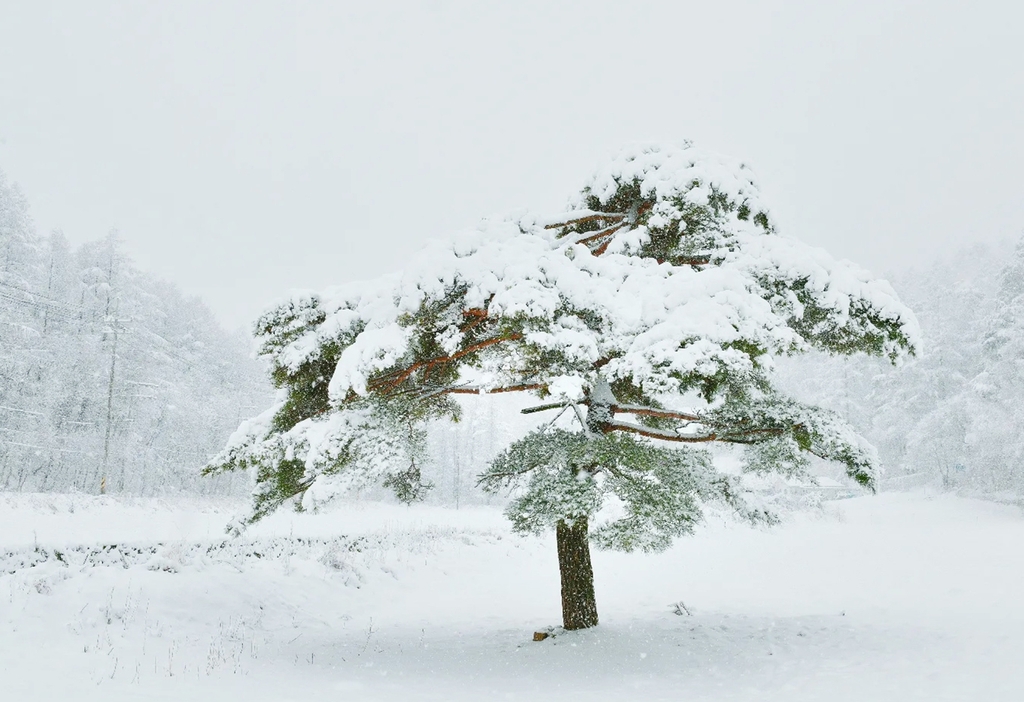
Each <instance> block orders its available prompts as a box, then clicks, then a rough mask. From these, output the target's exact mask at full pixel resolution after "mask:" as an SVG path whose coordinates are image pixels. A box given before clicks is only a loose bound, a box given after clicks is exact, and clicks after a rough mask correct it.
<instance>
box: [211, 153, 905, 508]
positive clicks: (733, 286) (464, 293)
mask: <svg viewBox="0 0 1024 702" xmlns="http://www.w3.org/2000/svg"><path fill="white" fill-rule="evenodd" d="M482 330H483V331H482ZM257 334H258V337H259V340H260V341H261V343H262V344H263V353H264V355H266V356H268V357H269V358H270V359H271V361H272V363H273V365H274V368H275V371H274V373H275V380H276V381H277V382H278V385H279V386H280V387H287V388H291V389H290V390H289V391H288V392H286V393H285V394H284V395H282V399H281V402H280V404H279V405H278V406H277V407H276V409H274V410H272V411H271V412H268V413H265V414H264V415H262V416H261V419H259V420H257V421H255V422H253V423H250V424H249V425H247V427H246V428H245V429H244V431H241V432H240V433H239V434H237V435H236V437H235V438H234V439H233V440H232V442H231V443H230V444H229V446H228V448H227V449H226V450H225V452H224V453H222V454H221V456H219V457H218V458H217V459H216V460H215V461H214V462H213V464H212V465H213V466H214V468H217V467H248V466H257V467H258V468H259V470H261V471H264V474H263V475H262V477H260V476H258V480H259V482H260V483H261V486H262V487H261V488H259V489H261V490H263V491H264V492H265V494H267V495H268V496H269V495H271V494H273V495H276V496H277V497H276V498H275V499H274V500H271V502H274V501H277V502H279V501H280V498H281V497H282V496H284V495H286V494H291V495H296V494H300V493H306V495H307V498H309V499H312V498H311V497H310V495H311V494H314V495H315V494H316V493H317V492H318V490H313V492H312V493H310V492H309V489H310V487H311V486H313V485H315V484H316V483H317V481H318V480H320V478H321V477H323V476H327V475H334V476H339V475H342V474H345V475H348V476H353V475H356V474H357V473H359V474H363V475H365V476H370V477H374V478H380V477H381V476H382V475H385V474H387V473H388V472H389V471H391V477H390V478H388V479H394V478H395V471H404V472H405V473H404V474H405V475H406V476H407V478H408V479H407V480H406V481H405V482H404V483H403V482H402V480H404V479H402V480H399V483H400V484H402V485H404V486H405V489H407V490H408V491H411V492H410V493H409V494H416V493H417V491H418V490H420V488H422V487H425V486H422V485H420V484H419V479H418V472H417V470H416V467H415V466H416V456H417V455H419V454H420V453H421V451H422V437H421V434H420V433H418V432H417V431H416V430H415V429H414V426H413V424H414V423H415V422H416V421H419V420H423V419H427V418H434V417H439V416H446V415H447V416H451V417H457V414H458V406H457V405H456V404H455V403H453V402H452V401H451V400H450V398H449V394H450V393H452V392H471V391H477V392H493V391H502V390H505V389H509V388H510V387H514V388H518V389H524V388H525V389H530V390H534V391H536V392H538V393H539V394H541V395H542V396H547V397H550V399H551V400H552V401H553V402H562V403H577V402H581V401H584V400H585V398H586V397H587V396H588V393H590V392H591V391H592V390H593V388H594V387H595V386H596V384H597V383H598V382H599V378H600V380H601V381H602V382H603V381H607V382H608V383H611V385H612V386H613V387H620V388H621V387H627V388H630V389H631V390H630V392H632V393H633V394H638V395H640V396H642V398H643V399H644V400H645V401H646V402H661V401H664V400H665V399H666V398H673V397H674V398H687V399H688V400H689V401H692V400H693V396H694V394H696V395H697V396H699V398H701V401H702V402H703V403H704V409H705V410H714V409H715V408H716V407H717V406H718V405H720V404H721V403H722V401H723V400H727V399H728V398H729V397H730V393H731V394H732V395H736V394H737V392H736V391H735V390H734V389H735V388H739V387H746V386H749V387H750V388H761V389H762V390H764V388H765V385H764V377H765V374H766V373H767V372H769V371H770V369H771V368H772V365H773V359H774V358H775V357H777V356H779V355H788V354H792V353H797V352H802V351H806V350H809V349H812V348H817V349H822V350H825V351H828V352H833V353H853V352H856V351H864V352H868V353H872V354H875V355H879V356H884V357H888V358H889V359H891V360H894V361H895V360H898V359H899V358H901V357H902V356H903V355H905V354H906V353H908V352H912V351H913V350H914V349H915V348H916V346H917V344H918V339H919V335H920V332H919V330H918V327H917V323H916V321H915V320H914V317H913V315H912V314H911V313H910V311H909V310H908V309H907V308H906V307H905V306H904V305H903V304H902V303H901V302H900V301H899V299H898V298H897V296H896V294H895V292H894V291H893V290H892V288H891V287H890V286H889V284H888V283H886V282H885V281H880V280H875V279H873V278H872V277H871V276H870V275H869V274H868V273H867V272H866V271H864V270H862V269H860V268H859V267H857V266H855V265H853V264H851V263H849V262H845V261H836V260H834V259H833V258H831V257H830V256H829V255H828V254H827V253H826V252H824V251H822V250H819V249H814V248H811V247H808V246H806V245H804V244H801V243H800V242H797V241H795V240H792V239H789V238H786V237H784V236H781V235H779V234H778V233H776V231H775V228H774V225H773V224H772V221H771V217H770V215H769V213H768V210H767V207H766V206H765V204H764V203H763V202H762V200H761V197H760V195H759V192H758V189H757V185H756V182H755V180H754V178H753V176H752V174H751V172H750V170H749V169H748V168H747V167H746V166H745V165H743V164H741V163H737V162H734V161H731V160H729V159H725V158H723V157H720V156H717V155H714V154H710V153H707V152H705V151H702V150H700V149H697V148H695V147H693V146H692V145H691V144H689V143H684V144H682V145H678V146H642V147H636V148H633V149H630V150H625V151H623V152H622V153H621V154H619V156H618V157H616V158H615V159H613V160H612V161H610V162H609V163H608V164H607V165H606V166H605V167H603V168H602V169H600V170H599V171H598V172H597V173H596V174H595V175H594V176H593V177H592V178H591V179H590V180H589V181H588V182H587V184H586V186H585V187H584V189H583V190H582V192H581V194H580V195H579V196H577V197H576V198H575V199H573V200H571V201H570V210H569V211H568V212H566V213H562V214H561V215H558V216H556V217H547V218H544V217H538V216H534V215H526V216H519V217H510V218H497V219H491V220H486V221H484V222H483V223H482V224H481V225H480V226H479V227H478V228H476V229H474V230H471V231H466V232H462V233H459V234H457V235H455V236H453V237H451V238H449V239H447V240H442V241H436V242H434V243H432V244H430V245H429V246H428V247H427V248H426V249H425V250H424V251H423V252H422V254H421V255H420V256H419V257H418V258H417V259H416V260H415V261H414V262H413V264H412V265H410V266H409V267H408V268H407V269H406V270H405V271H403V272H402V273H401V274H398V275H392V276H386V277H383V278H380V279H378V280H376V281H372V282H369V283H352V284H347V285H342V286H338V287H334V288H330V289H328V290H325V291H324V292H323V293H321V294H305V295H302V296H299V297H297V298H295V299H293V300H291V301H289V302H288V303H286V304H284V305H282V306H280V307H278V308H276V309H274V310H271V311H270V312H268V313H267V314H266V315H265V316H264V317H263V318H262V319H261V320H260V322H259V323H258V329H257ZM296 388H301V390H296ZM723 388H725V389H724V390H723ZM729 388H733V390H730V389H729ZM758 392H761V390H758ZM744 393H747V394H749V393H748V392H747V391H746V390H745V391H743V392H740V393H739V394H740V395H743V394H744ZM769 394H770V393H769ZM382 397H387V398H388V401H387V402H381V401H380V398H382ZM396 407H398V409H396ZM737 416H739V415H737ZM739 419H740V420H744V421H745V417H743V416H740V417H739ZM811 419H813V418H811ZM811 419H808V425H812V424H814V421H811ZM403 421H405V422H408V426H407V427H406V428H405V429H403V428H402V427H401V426H400V425H401V423H402V422H403ZM816 421H817V423H818V424H819V425H822V426H824V425H826V424H829V422H827V421H824V420H823V419H821V418H819V419H818V420H816ZM772 431H776V430H775V429H772ZM780 431H781V430H780ZM395 432H397V433H398V434H401V435H403V436H407V437H409V440H407V441H403V440H397V439H395V436H394V433H395ZM808 432H810V430H807V431H805V434H807V436H808V437H809V438H808V439H807V441H806V442H804V441H803V440H802V439H801V438H800V436H797V437H796V438H795V441H796V443H797V444H799V446H798V448H800V449H804V450H808V449H810V448H811V441H812V439H813V438H814V437H813V436H811V434H810V433H808ZM840 433H842V432H840ZM666 435H668V434H666ZM368 437H372V438H370V439H368ZM830 437H832V438H833V439H834V436H832V435H830V436H824V435H823V437H819V438H824V439H825V443H826V444H827V443H828V441H829V440H831V439H830ZM837 441H838V440H837ZM777 443H778V442H777ZM855 443H856V442H854V443H853V444H851V443H850V442H846V441H839V444H841V446H839V447H838V448H836V449H835V450H834V451H832V453H833V454H837V455H838V454H843V453H844V452H845V454H849V455H846V458H849V459H850V460H849V461H847V463H848V465H849V466H851V468H850V471H851V475H854V474H855V473H856V477H857V479H858V480H860V481H861V482H865V481H868V482H870V480H871V479H872V478H871V475H872V472H871V471H872V470H873V466H871V465H870V463H871V459H870V455H869V454H870V452H869V451H867V450H866V449H865V450H863V451H861V450H860V449H859V448H857V447H856V446H855ZM780 446H782V444H779V445H778V446H776V447H775V448H776V453H777V452H778V451H779V450H781V449H780V448H779V447H780ZM826 452H827V451H826ZM762 453H764V451H762ZM769 453H770V452H769ZM845 454H844V455H845ZM853 454H856V455H853ZM765 455H766V456H767V455H768V454H765ZM769 457H770V456H769ZM827 457H830V458H835V457H836V456H835V455H833V456H827ZM762 458H765V456H762ZM840 460H845V459H843V458H842V457H841V458H840ZM268 466H269V467H268ZM410 466H411V467H410ZM858 471H859V472H858ZM352 479H353V478H351V477H347V478H344V482H348V481H349V480H352ZM268 499H269V497H268ZM259 501H260V500H259V494H258V496H257V503H258V504H259ZM268 507H269V505H268ZM259 512H261V508H260V507H259V506H258V507H257V513H259Z"/></svg>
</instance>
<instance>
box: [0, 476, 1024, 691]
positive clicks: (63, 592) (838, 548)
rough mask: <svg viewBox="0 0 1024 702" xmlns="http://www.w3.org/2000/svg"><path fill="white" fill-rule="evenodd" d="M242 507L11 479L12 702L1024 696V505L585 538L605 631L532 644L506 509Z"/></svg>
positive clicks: (542, 619) (871, 504) (538, 545)
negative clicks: (44, 486) (18, 489)
mask: <svg viewBox="0 0 1024 702" xmlns="http://www.w3.org/2000/svg"><path fill="white" fill-rule="evenodd" d="M238 508H240V505H239V504H235V503H231V502H213V501H206V502H185V501H161V500H145V501H143V500H136V501H133V500H122V499H115V498H96V497H85V496H63V495H0V680H2V689H3V699H4V700H12V701H14V700H19V701H20V700H63V699H75V700H104V701H112V700H137V699H143V700H164V699H173V700H203V699H208V700H245V701H247V702H262V701H264V700H403V702H408V701H410V700H492V699H494V700H504V699H510V700H515V699H521V700H531V701H539V700H549V699H559V700H575V699H581V700H583V699H585V700H605V699H609V700H611V699H616V700H625V699H643V700H961V701H962V700H1021V699H1024V665H1022V661H1021V658H1022V654H1024V597H1021V587H1022V586H1021V583H1022V582H1024V547H1022V544H1024V517H1022V514H1021V512H1020V510H1019V509H1018V508H1016V507H1008V506H1001V505H995V504H991V503H986V502H981V501H974V500H965V499H960V498H956V497H952V496H948V495H937V496H936V495H930V494H927V493H923V492H919V493H909V494H908V493H903V494H883V495H881V496H878V497H863V498H856V499H849V500H840V501H836V502H831V503H827V504H826V505H825V506H824V507H823V508H822V509H820V510H813V511H809V512H805V513H800V514H795V515H792V516H791V517H789V518H788V520H787V521H786V522H785V523H784V524H783V525H781V526H779V527H776V528H774V529H771V530H765V531H758V530H752V529H749V528H746V527H743V526H740V525H733V524H730V523H727V522H724V521H718V520H716V519H713V520H709V523H708V524H707V525H706V526H705V528H703V529H702V530H701V531H700V532H699V533H698V535H697V536H695V537H693V538H690V539H684V540H681V541H680V542H678V544H677V545H676V546H675V547H674V548H673V549H671V550H670V551H668V552H667V553H663V554H658V555H638V554H633V555H628V554H618V553H604V552H596V553H595V564H594V565H595V571H596V578H597V595H598V606H599V609H600V614H601V622H602V623H601V625H600V626H599V627H597V628H596V629H593V630H587V631H582V632H572V633H561V634H558V635H556V636H555V637H553V638H549V639H547V640H545V641H542V642H537V643H535V642H533V641H532V640H531V639H532V634H533V632H534V631H535V630H538V629H542V628H545V627H549V626H551V625H554V624H557V623H558V622H559V619H560V610H559V594H558V573H557V567H556V557H555V552H554V538H553V536H552V537H551V538H546V539H533V538H526V539H524V538H521V537H517V536H513V535H511V534H510V533H509V531H508V528H507V526H506V524H505V521H504V519H503V518H502V517H501V515H500V513H499V512H498V511H497V510H494V509H488V508H470V509H465V508H464V509H461V510H458V511H456V510H445V509H440V508H436V507H426V506H420V507H413V508H404V507H394V506H388V505H378V504H355V505H346V506H344V507H343V508H341V509H339V510H338V511H336V512H334V513H331V514H327V515H319V516H311V515H295V514H276V515H274V516H272V517H270V518H269V519H267V520H266V521H265V522H264V523H262V524H260V525H259V526H258V528H256V529H254V530H253V531H251V532H249V533H248V534H246V536H244V537H243V538H242V539H240V540H236V541H230V542H227V543H225V542H224V539H223V538H222V535H221V534H222V529H223V526H224V524H225V523H226V522H227V521H228V520H229V519H230V518H231V517H232V516H233V514H234V512H235V510H236V509H238ZM677 602H682V603H683V604H684V605H685V610H684V609H683V608H682V607H676V606H673V605H674V603H677ZM686 610H689V614H687V612H686Z"/></svg>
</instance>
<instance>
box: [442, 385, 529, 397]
mask: <svg viewBox="0 0 1024 702" xmlns="http://www.w3.org/2000/svg"><path fill="white" fill-rule="evenodd" d="M546 387H547V385H545V384H544V383H525V384H523V385H509V386H508V387H504V388H490V389H485V388H449V389H447V390H445V392H446V393H448V394H451V395H496V394H498V393H502V392H527V391H529V390H543V389H544V388H546Z"/></svg>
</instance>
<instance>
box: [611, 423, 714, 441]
mask: <svg viewBox="0 0 1024 702" xmlns="http://www.w3.org/2000/svg"><path fill="white" fill-rule="evenodd" d="M602 428H603V430H604V431H605V433H607V432H612V431H624V432H627V433H630V434H639V435H640V436H646V437H648V438H651V439H660V440H662V441H682V442H685V443H690V444H695V443H703V442H707V441H716V440H717V439H718V435H717V434H713V433H712V434H702V435H698V436H687V435H685V434H677V433H675V432H670V431H664V430H661V429H651V428H649V427H641V426H639V425H636V424H629V423H628V422H608V423H607V424H605V425H604V427H602Z"/></svg>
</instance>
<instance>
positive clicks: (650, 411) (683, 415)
mask: <svg viewBox="0 0 1024 702" xmlns="http://www.w3.org/2000/svg"><path fill="white" fill-rule="evenodd" d="M612 412H613V413H616V412H625V413H627V414H636V415H644V416H647V417H668V418H670V419H682V420H685V421H687V422H699V421H701V419H700V417H698V416H697V415H695V414H689V413H688V412H674V411H672V410H665V409H659V408H657V407H646V406H644V405H612Z"/></svg>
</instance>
